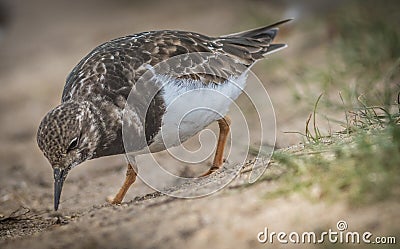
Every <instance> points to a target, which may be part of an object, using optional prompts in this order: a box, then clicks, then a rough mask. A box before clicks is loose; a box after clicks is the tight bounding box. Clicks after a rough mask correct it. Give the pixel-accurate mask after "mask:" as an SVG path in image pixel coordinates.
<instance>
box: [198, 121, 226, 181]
mask: <svg viewBox="0 0 400 249" xmlns="http://www.w3.org/2000/svg"><path fill="white" fill-rule="evenodd" d="M218 125H219V138H218V143H217V149H216V151H215V157H214V161H213V164H212V167H211V168H210V169H209V170H208V172H206V173H205V174H203V175H202V176H207V175H209V174H211V173H213V172H215V171H217V170H218V169H219V168H221V166H222V164H223V163H224V159H223V157H224V150H225V145H226V140H227V139H228V134H229V130H230V128H229V126H230V125H231V119H230V118H229V117H228V116H225V117H224V118H221V119H219V120H218Z"/></svg>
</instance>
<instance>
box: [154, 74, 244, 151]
mask: <svg viewBox="0 0 400 249" xmlns="http://www.w3.org/2000/svg"><path fill="white" fill-rule="evenodd" d="M158 77H159V80H160V82H163V84H164V88H163V90H164V94H163V97H164V101H165V105H166V112H165V115H164V117H163V120H162V126H161V132H159V133H158V134H157V135H156V136H155V137H154V143H153V144H152V145H151V146H150V150H151V151H153V152H155V151H160V150H164V149H165V148H170V147H173V146H177V145H180V144H181V143H182V142H184V141H186V140H187V139H188V138H190V137H192V136H194V135H195V134H197V133H198V132H200V131H201V130H203V129H204V128H205V127H207V126H208V125H209V124H211V123H212V122H214V121H216V120H218V119H221V118H222V117H224V116H225V115H226V114H227V112H228V111H229V107H230V105H231V104H232V103H233V102H234V100H236V98H237V97H238V96H239V95H240V94H241V93H242V91H243V89H244V87H245V85H246V79H247V72H245V73H243V74H242V75H241V76H239V77H236V78H230V79H229V80H227V81H225V82H223V83H221V84H208V85H205V84H204V83H202V82H200V81H195V80H190V79H182V80H177V79H174V78H171V77H168V76H158Z"/></svg>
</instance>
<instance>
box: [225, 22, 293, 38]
mask: <svg viewBox="0 0 400 249" xmlns="http://www.w3.org/2000/svg"><path fill="white" fill-rule="evenodd" d="M292 20H293V18H291V19H286V20H282V21H279V22H276V23H274V24H271V25H268V26H265V27H261V28H256V29H251V30H246V31H242V32H239V33H234V34H229V35H225V36H222V37H246V38H253V39H259V38H263V37H265V36H269V37H270V38H271V39H274V37H275V36H276V34H277V33H278V29H277V28H276V27H278V26H279V25H281V24H284V23H287V22H289V21H292Z"/></svg>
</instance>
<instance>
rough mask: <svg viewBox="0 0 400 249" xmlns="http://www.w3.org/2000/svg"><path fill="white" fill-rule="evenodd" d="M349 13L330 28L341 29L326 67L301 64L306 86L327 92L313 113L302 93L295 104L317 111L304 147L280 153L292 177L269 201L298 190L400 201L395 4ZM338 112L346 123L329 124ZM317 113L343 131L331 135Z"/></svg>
mask: <svg viewBox="0 0 400 249" xmlns="http://www.w3.org/2000/svg"><path fill="white" fill-rule="evenodd" d="M345 7H346V8H343V9H342V10H341V11H338V12H337V13H336V15H340V16H339V17H336V18H334V19H335V20H339V21H337V22H336V23H328V22H327V23H326V25H332V26H334V27H335V32H334V34H333V38H332V39H330V41H329V42H331V45H332V49H331V50H330V51H329V52H328V54H327V55H326V56H327V58H328V60H327V63H326V65H323V66H319V67H318V68H317V67H314V68H308V69H305V68H304V65H301V66H299V68H300V69H299V71H301V72H303V74H299V76H298V77H301V80H302V82H306V85H305V86H304V88H306V89H310V88H314V89H320V90H321V92H324V93H325V94H321V95H320V96H319V97H318V99H317V100H316V101H315V96H314V100H313V103H312V105H313V107H311V101H310V96H306V95H305V94H301V93H299V92H295V94H294V97H295V100H297V101H300V102H302V101H304V100H306V101H304V102H307V103H308V104H309V105H310V109H311V108H312V113H311V114H310V115H309V117H308V119H307V120H306V122H305V123H306V125H305V131H304V132H302V131H299V132H296V133H299V134H301V135H303V136H304V138H305V139H304V145H302V146H301V147H299V148H297V149H295V150H293V149H289V150H279V151H276V152H275V154H274V156H273V160H274V161H275V162H277V164H278V165H277V167H281V168H283V171H284V172H285V173H284V174H282V175H281V177H280V178H279V181H281V183H280V184H279V186H280V187H278V189H277V190H276V191H275V192H273V193H268V194H267V195H266V196H267V198H272V197H274V196H277V195H279V196H281V195H284V194H293V193H294V192H298V193H302V194H304V195H305V196H306V197H309V198H310V199H312V200H320V199H325V200H328V201H335V200H337V199H342V198H347V199H348V201H349V203H350V204H352V205H361V204H364V203H370V202H376V201H381V200H387V199H389V198H397V199H398V198H399V197H400V185H399V182H400V103H399V102H400V30H399V28H398V26H397V25H395V23H399V15H398V14H394V9H393V8H392V7H391V2H390V1H388V2H385V3H377V2H376V1H375V2H372V1H362V2H361V4H360V2H359V1H355V2H353V4H352V5H346V6H345ZM327 30H329V28H327ZM303 92H307V93H310V91H303ZM311 92H312V91H311ZM314 92H315V90H314ZM332 93H335V94H332ZM325 112H326V113H325ZM332 112H334V113H338V112H341V113H344V118H343V120H337V119H333V118H329V113H332ZM317 115H320V116H322V117H325V118H326V119H327V122H335V123H338V124H340V125H341V126H342V127H343V130H341V131H339V132H336V133H332V132H327V134H324V133H323V132H321V131H320V129H319V128H318V123H317V121H318V120H317V118H316V117H317Z"/></svg>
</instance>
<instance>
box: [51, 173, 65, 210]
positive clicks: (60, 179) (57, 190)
mask: <svg viewBox="0 0 400 249" xmlns="http://www.w3.org/2000/svg"><path fill="white" fill-rule="evenodd" d="M53 170H54V210H56V211H57V209H58V205H59V204H60V196H61V190H62V187H63V184H64V180H65V177H66V176H67V171H66V170H63V169H60V168H54V169H53Z"/></svg>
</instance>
